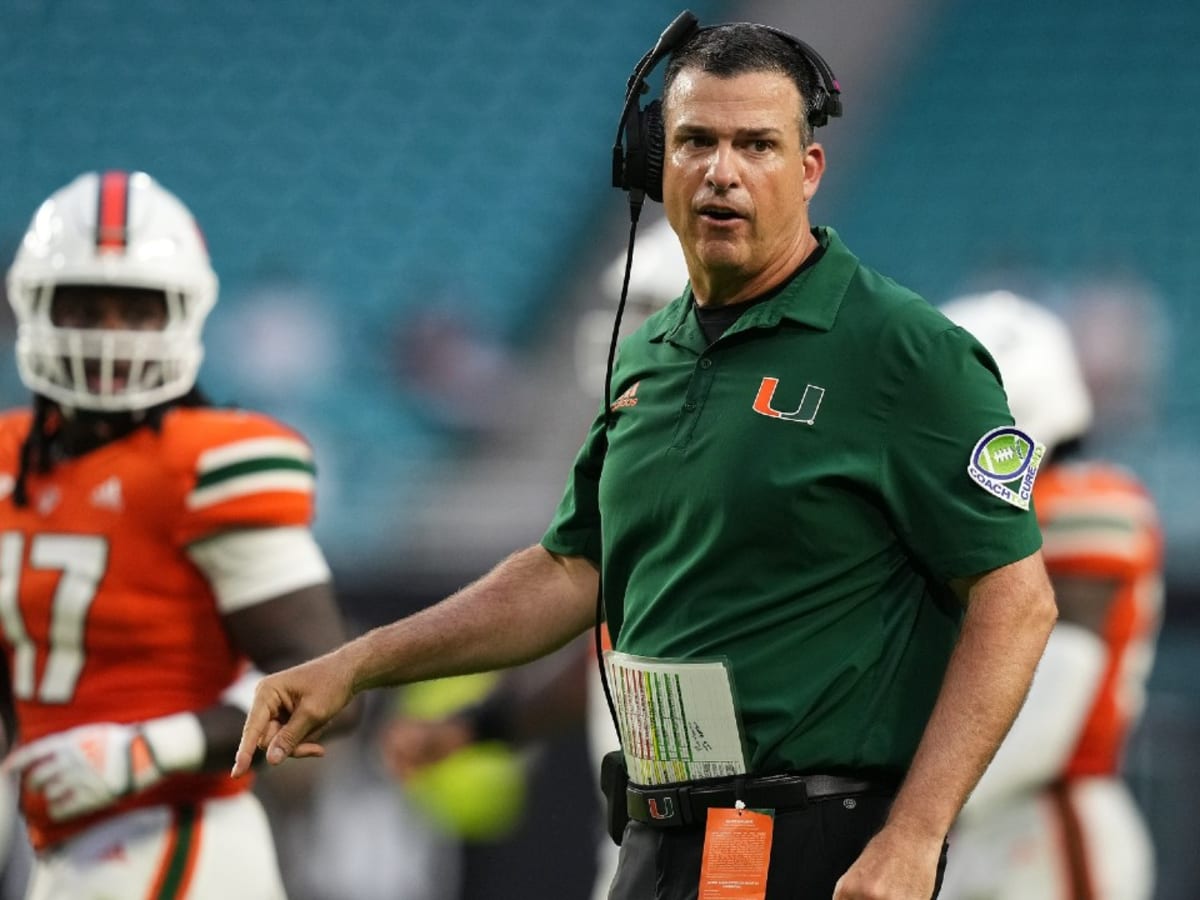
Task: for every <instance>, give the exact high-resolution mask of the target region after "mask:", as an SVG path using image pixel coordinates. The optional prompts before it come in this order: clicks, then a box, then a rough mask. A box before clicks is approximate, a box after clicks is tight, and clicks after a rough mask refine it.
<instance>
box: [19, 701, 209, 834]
mask: <svg viewBox="0 0 1200 900" xmlns="http://www.w3.org/2000/svg"><path fill="white" fill-rule="evenodd" d="M204 746H205V745H204V732H203V731H202V730H201V728H200V722H199V720H198V719H197V718H196V717H195V716H194V715H193V714H192V713H179V714H177V715H173V716H164V717H163V718H161V719H151V720H150V721H148V722H141V723H138V724H136V725H118V724H116V723H113V722H104V723H98V724H95V725H81V726H79V727H78V728H72V729H70V730H68V731H62V732H59V733H58V734H51V735H48V736H46V737H44V738H41V739H39V740H36V741H33V742H31V743H29V744H24V745H22V746H20V747H18V748H17V749H16V750H15V751H13V753H12V754H10V755H9V757H8V759H6V760H5V762H4V767H5V769H7V770H8V771H10V772H16V773H17V774H18V775H19V776H20V777H21V780H22V787H23V789H24V790H28V791H34V792H37V793H41V794H42V795H43V796H44V797H45V800H46V808H47V810H48V812H49V814H50V818H51V819H53V820H55V821H56V822H61V821H64V820H66V819H73V818H75V817H77V816H82V815H86V814H88V813H91V812H95V811H96V810H99V809H103V808H104V807H106V806H109V805H111V804H112V803H115V802H116V801H117V800H119V799H120V798H122V797H124V796H126V795H127V794H131V793H134V792H137V791H144V790H146V789H147V788H149V787H152V786H153V785H155V784H157V783H158V782H160V781H162V779H163V778H164V777H166V775H167V774H169V773H171V772H184V771H195V770H196V769H198V768H199V767H200V764H201V762H203V760H204Z"/></svg>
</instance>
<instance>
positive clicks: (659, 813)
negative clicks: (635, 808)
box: [646, 797, 675, 821]
mask: <svg viewBox="0 0 1200 900" xmlns="http://www.w3.org/2000/svg"><path fill="white" fill-rule="evenodd" d="M660 800H661V801H662V808H661V809H660V808H659V805H658V804H659V801H660ZM646 809H648V810H649V811H650V818H652V819H658V820H659V821H662V820H664V819H673V818H675V804H674V803H672V802H671V798H670V797H661V798H660V797H651V798H650V799H649V800H647V801H646Z"/></svg>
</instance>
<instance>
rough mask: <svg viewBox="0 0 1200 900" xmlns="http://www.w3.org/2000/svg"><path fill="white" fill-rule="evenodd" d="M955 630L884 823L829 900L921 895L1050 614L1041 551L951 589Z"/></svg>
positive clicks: (927, 892) (1009, 713) (1009, 716)
mask: <svg viewBox="0 0 1200 900" xmlns="http://www.w3.org/2000/svg"><path fill="white" fill-rule="evenodd" d="M953 587H954V589H955V591H956V593H958V594H959V595H960V597H964V598H965V604H966V615H965V617H964V619H963V625H962V631H961V633H960V634H959V638H958V642H957V644H956V645H955V648H954V652H953V654H952V655H951V658H950V664H949V666H948V667H947V669H946V675H945V679H944V681H943V683H942V689H941V691H940V693H939V694H938V699H937V702H936V704H935V705H934V709H933V713H932V715H931V716H930V719H929V722H928V724H927V725H926V727H925V731H924V734H923V736H922V738H921V742H920V745H919V746H918V748H917V753H916V756H915V757H914V759H913V763H912V766H911V767H910V769H909V772H908V775H907V776H906V778H905V780H904V783H903V785H902V786H901V788H900V791H899V793H898V794H897V796H896V800H895V802H894V803H893V805H892V809H891V812H890V813H889V815H888V819H887V822H886V824H885V825H884V827H883V829H882V830H881V831H880V832H879V833H878V834H877V835H876V836H875V837H874V838H872V840H871V841H870V843H868V845H867V847H866V849H864V851H863V853H862V855H861V856H860V857H859V858H858V860H857V861H856V862H855V863H854V865H853V866H852V867H851V868H850V870H849V871H848V872H847V873H846V874H845V875H844V876H843V877H842V879H841V881H839V883H838V887H837V890H836V891H835V894H834V897H835V900H849V898H858V897H880V898H884V897H886V898H913V900H927V898H928V897H929V896H931V895H932V893H933V887H934V875H935V872H936V870H937V860H938V856H939V855H940V853H941V847H942V842H943V841H944V839H945V836H946V833H947V832H948V831H949V829H950V826H951V824H952V823H953V821H954V818H955V817H956V816H957V815H958V812H959V810H960V809H961V808H962V805H963V802H964V801H965V800H966V798H967V795H968V794H969V793H970V791H971V789H972V788H973V787H974V786H975V784H976V782H977V781H978V780H979V777H980V775H982V773H983V771H984V769H985V768H986V766H987V764H988V761H989V760H990V759H991V758H992V756H993V754H995V752H996V748H997V747H998V746H999V745H1000V742H1001V740H1002V739H1003V738H1004V735H1005V733H1006V732H1007V731H1008V729H1009V727H1010V726H1011V725H1012V722H1013V719H1014V718H1015V717H1016V714H1017V711H1018V709H1020V706H1021V703H1022V701H1023V700H1024V698H1025V695H1026V692H1027V691H1028V689H1029V683H1030V681H1031V680H1032V677H1033V673H1034V669H1035V668H1036V666H1037V663H1038V659H1039V658H1040V657H1041V655H1042V651H1043V649H1044V648H1045V646H1046V640H1047V638H1048V637H1049V635H1050V631H1051V629H1052V627H1053V626H1054V621H1055V617H1056V610H1055V603H1054V593H1053V590H1052V588H1051V586H1050V581H1049V578H1048V577H1047V575H1046V569H1045V565H1044V564H1043V562H1042V555H1041V552H1040V551H1039V552H1037V553H1035V554H1033V555H1032V556H1029V557H1026V558H1025V559H1023V560H1020V561H1018V562H1015V563H1011V564H1009V565H1007V566H1002V567H1001V568H999V569H995V570H993V571H991V572H988V573H986V574H984V575H981V576H978V577H976V578H973V579H966V580H959V581H956V582H955V583H954V585H953Z"/></svg>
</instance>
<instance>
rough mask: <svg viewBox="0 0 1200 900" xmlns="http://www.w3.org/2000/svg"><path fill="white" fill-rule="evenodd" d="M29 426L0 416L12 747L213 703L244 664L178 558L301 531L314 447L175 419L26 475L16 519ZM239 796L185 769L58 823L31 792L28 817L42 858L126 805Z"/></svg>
mask: <svg viewBox="0 0 1200 900" xmlns="http://www.w3.org/2000/svg"><path fill="white" fill-rule="evenodd" d="M30 419H31V417H30V414H29V413H28V412H10V413H7V414H3V415H0V625H2V626H3V637H4V651H5V656H6V661H7V663H8V666H9V674H10V680H11V683H12V690H13V695H14V698H15V701H16V710H17V721H18V727H19V732H20V737H21V740H22V741H23V742H28V741H33V740H36V739H38V738H41V737H44V736H46V735H48V734H53V733H56V732H60V731H64V730H66V729H69V728H73V727H75V726H78V725H84V724H88V723H95V722H120V723H132V722H139V721H142V720H145V719H150V718H154V717H157V716H163V715H168V714H171V713H176V712H180V711H183V710H201V709H204V708H206V707H209V706H212V705H214V704H216V703H217V702H218V700H219V697H220V695H221V693H222V691H223V690H224V689H225V688H226V687H228V686H229V684H230V683H231V682H232V681H234V679H235V678H236V677H237V675H238V674H239V673H240V671H241V670H242V668H243V667H244V665H245V664H246V662H247V661H246V660H245V659H244V658H243V657H242V656H241V655H240V654H239V653H238V651H237V650H236V649H235V648H234V647H233V645H232V644H231V643H230V640H229V636H228V634H227V633H226V631H225V629H224V627H223V626H222V619H221V614H220V612H219V610H218V608H217V604H216V599H215V597H214V595H213V592H212V590H211V588H210V586H209V584H208V581H207V580H206V578H205V577H204V575H203V574H202V573H201V572H200V570H199V569H198V568H197V567H196V566H195V565H194V564H193V563H192V561H191V560H190V558H189V557H188V555H187V552H186V551H187V547H188V545H189V544H192V543H194V542H196V541H199V540H202V539H204V538H206V537H211V536H213V535H216V534H218V533H221V532H224V531H228V530H231V529H239V528H272V527H280V526H297V525H306V524H308V523H309V522H310V521H311V519H312V513H313V467H312V459H311V452H310V450H309V448H308V446H307V445H306V444H305V442H304V441H303V439H302V438H300V437H299V436H298V435H296V434H295V433H294V432H292V431H289V430H288V429H286V428H284V427H283V426H281V425H279V424H278V423H276V422H274V421H273V420H271V419H269V418H266V417H264V416H261V415H257V414H254V413H246V412H239V411H230V410H216V409H194V408H175V409H172V410H170V411H169V412H168V413H167V414H166V415H165V417H164V419H163V422H162V428H161V430H160V431H155V430H153V429H151V428H148V427H144V428H139V429H137V430H136V431H134V432H133V433H132V434H129V435H127V436H125V437H124V438H121V439H119V440H116V441H113V442H112V443H110V444H107V445H105V446H102V447H99V448H97V449H95V450H93V451H91V452H89V453H86V454H84V455H83V456H80V457H77V458H74V459H67V460H63V461H60V462H58V463H56V464H55V465H54V467H53V468H52V469H51V471H50V472H49V473H47V474H44V475H40V474H35V473H31V474H30V475H29V479H28V497H29V503H28V505H27V506H26V507H24V508H17V507H16V506H15V504H14V503H13V500H12V487H13V483H14V479H15V477H16V474H17V471H18V467H19V460H20V450H21V443H22V441H23V440H24V439H25V435H26V434H27V432H28V430H29V427H30ZM247 788H248V782H246V781H244V780H243V781H233V780H232V779H230V778H229V777H228V776H227V775H225V774H223V773H213V774H209V773H203V774H182V775H173V776H170V777H168V778H167V779H166V780H164V781H163V782H162V783H160V784H159V785H157V786H156V787H154V788H153V789H151V790H149V791H146V792H144V793H141V794H137V795H134V796H131V797H129V798H127V799H126V800H124V801H123V802H121V803H119V804H116V805H114V806H112V807H109V808H107V809H105V810H102V811H100V812H98V813H95V814H93V815H91V816H87V817H83V818H80V819H77V820H73V821H70V822H66V823H54V822H51V821H50V820H49V818H48V817H47V816H46V814H45V810H44V808H42V806H41V804H40V803H38V802H33V801H35V800H36V799H37V798H33V797H31V796H29V795H27V796H26V797H25V798H24V799H25V802H24V803H23V809H24V812H25V814H26V818H27V820H28V822H29V826H30V835H31V838H32V839H33V842H34V845H35V846H36V847H39V848H40V847H43V846H46V845H48V844H53V843H57V842H59V841H61V840H62V839H64V838H65V837H67V836H69V835H70V834H73V833H75V832H77V831H79V830H82V829H83V828H86V827H87V826H88V825H89V824H91V823H92V822H94V821H95V820H97V819H99V818H103V817H106V816H111V815H113V814H116V813H119V812H124V811H125V810H128V809H131V808H133V807H139V806H149V805H157V804H163V803H169V804H183V803H189V802H194V801H196V800H199V799H202V798H204V797H210V796H223V795H229V794H234V793H238V792H241V791H244V790H246V789H247Z"/></svg>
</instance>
